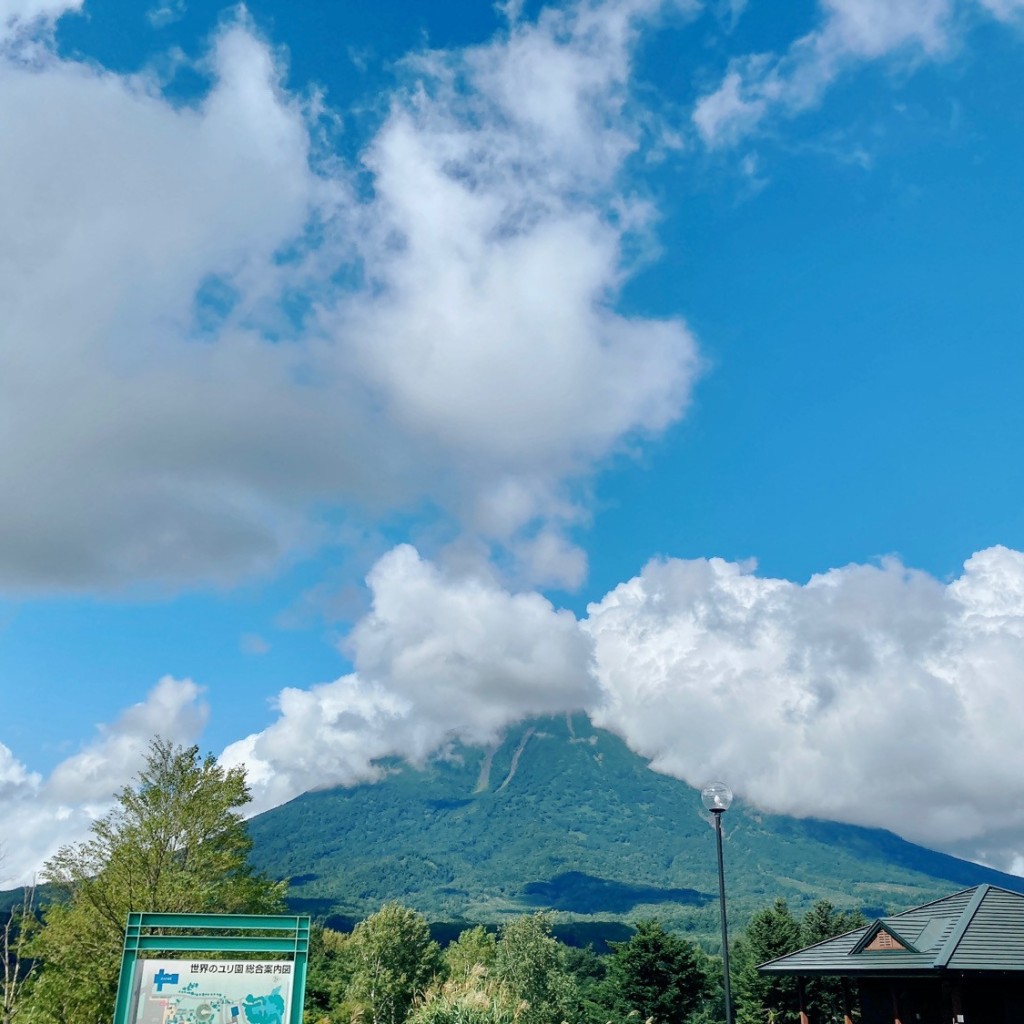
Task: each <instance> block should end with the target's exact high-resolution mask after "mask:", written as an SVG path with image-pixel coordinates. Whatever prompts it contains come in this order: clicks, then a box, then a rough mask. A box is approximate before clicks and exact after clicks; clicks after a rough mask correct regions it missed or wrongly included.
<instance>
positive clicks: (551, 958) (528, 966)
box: [494, 913, 583, 1024]
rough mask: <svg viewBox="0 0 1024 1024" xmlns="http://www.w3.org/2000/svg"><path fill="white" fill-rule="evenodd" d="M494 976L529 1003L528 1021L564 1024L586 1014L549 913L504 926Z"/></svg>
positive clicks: (518, 997) (524, 1017)
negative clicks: (552, 931)
mask: <svg viewBox="0 0 1024 1024" xmlns="http://www.w3.org/2000/svg"><path fill="white" fill-rule="evenodd" d="M494 976H495V978H496V979H497V981H499V982H500V983H501V984H502V985H503V986H505V988H506V989H507V990H508V992H510V993H511V995H512V996H513V998H514V999H515V1000H517V1001H521V1002H525V1003H526V1004H527V1005H526V1009H525V1011H524V1012H523V1015H522V1016H523V1020H524V1022H526V1024H561V1022H563V1021H570V1022H572V1021H578V1020H580V1018H581V1017H582V1016H583V1011H582V1007H581V1000H580V993H579V988H578V987H577V985H576V981H575V979H574V978H573V977H572V975H571V974H570V973H569V972H568V971H567V970H566V965H565V952H564V947H563V946H562V944H561V943H560V942H559V941H558V940H557V939H555V938H554V937H553V936H552V935H551V919H550V917H549V916H548V915H547V914H544V913H537V914H531V915H528V916H523V917H517V918H514V919H513V920H511V921H509V922H507V923H506V924H504V925H503V926H502V928H501V933H500V936H499V938H498V949H497V955H496V957H495V962H494Z"/></svg>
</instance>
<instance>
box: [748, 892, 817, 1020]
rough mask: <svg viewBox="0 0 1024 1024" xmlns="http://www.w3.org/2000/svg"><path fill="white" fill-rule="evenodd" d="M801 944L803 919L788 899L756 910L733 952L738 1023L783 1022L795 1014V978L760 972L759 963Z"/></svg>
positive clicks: (792, 1017)
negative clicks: (796, 916) (793, 910)
mask: <svg viewBox="0 0 1024 1024" xmlns="http://www.w3.org/2000/svg"><path fill="white" fill-rule="evenodd" d="M801 945H802V942H801V934H800V923H799V922H798V921H797V919H796V918H795V917H794V916H793V915H792V913H791V912H790V909H789V905H788V904H787V903H786V901H785V900H783V899H777V900H775V902H774V903H773V904H772V905H771V906H770V907H766V908H765V909H764V910H761V911H758V913H756V914H754V916H753V917H752V918H751V919H750V924H748V925H747V929H746V933H745V934H744V936H743V937H742V938H741V939H740V940H739V941H737V942H736V945H735V950H734V952H733V954H732V980H733V988H734V992H735V1000H736V1020H737V1024H783V1022H787V1021H792V1020H794V1019H795V1018H796V1013H797V995H796V980H795V979H794V978H789V977H780V976H776V975H765V974H761V973H760V972H759V971H758V970H757V965H758V964H761V963H764V962H765V961H766V960H771V959H773V958H774V957H777V956H782V955H783V954H784V953H792V952H793V951H794V950H796V949H799V948H800V947H801Z"/></svg>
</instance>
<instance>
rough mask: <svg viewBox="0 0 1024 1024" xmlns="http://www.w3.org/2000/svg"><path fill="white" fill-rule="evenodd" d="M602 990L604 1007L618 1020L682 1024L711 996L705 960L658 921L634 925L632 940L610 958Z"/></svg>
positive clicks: (617, 948) (691, 946) (687, 943)
mask: <svg viewBox="0 0 1024 1024" xmlns="http://www.w3.org/2000/svg"><path fill="white" fill-rule="evenodd" d="M605 991H606V994H607V997H606V998H607V1005H608V1008H609V1009H610V1010H611V1011H612V1012H613V1013H617V1014H618V1016H620V1017H629V1016H631V1015H634V1016H638V1017H639V1019H640V1020H641V1021H648V1020H651V1021H653V1022H654V1024H682V1022H683V1021H685V1020H687V1019H688V1018H689V1017H690V1016H691V1015H692V1014H693V1013H695V1012H696V1011H697V1010H698V1009H699V1008H700V1007H701V1005H702V1004H703V1002H704V1000H705V998H706V996H707V995H708V994H709V985H708V976H707V972H706V970H705V966H704V956H703V954H702V953H701V952H700V950H698V949H697V948H696V947H694V946H693V945H692V944H691V943H689V942H686V941H685V940H684V939H680V938H679V937H678V936H675V935H670V934H669V933H668V932H666V931H665V929H664V928H663V927H662V925H661V922H659V921H656V920H645V921H638V922H637V925H636V933H635V934H634V935H633V937H632V938H631V939H630V940H629V941H628V942H624V943H622V944H621V945H617V946H616V948H615V950H614V952H613V953H612V955H611V957H610V958H609V961H608V975H607V980H606V982H605Z"/></svg>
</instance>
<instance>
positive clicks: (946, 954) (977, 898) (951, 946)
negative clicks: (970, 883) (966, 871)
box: [932, 882, 992, 967]
mask: <svg viewBox="0 0 1024 1024" xmlns="http://www.w3.org/2000/svg"><path fill="white" fill-rule="evenodd" d="M991 888H992V886H990V885H989V884H988V883H987V882H982V884H981V885H979V886H977V887H976V888H975V890H974V895H973V896H972V897H971V902H970V903H968V904H967V906H966V907H965V908H964V910H963V911H962V912H961V914H960V920H959V921H958V922H957V924H956V926H955V927H954V928H953V931H952V933H951V934H950V936H949V938H948V939H946V942H945V944H944V945H943V947H942V949H940V950H939V955H938V956H937V957H936V958H935V962H934V964H932V966H933V967H948V966H949V961H950V960H951V959H952V958H953V954H954V953H955V952H956V947H957V946H959V945H960V940H961V939H962V938H963V937H964V935H965V933H966V932H967V929H968V928H969V927H970V924H971V921H973V920H974V915H975V914H977V912H978V908H979V907H980V906H981V904H982V902H983V901H984V899H985V897H986V896H987V895H988V893H989V890H990V889H991Z"/></svg>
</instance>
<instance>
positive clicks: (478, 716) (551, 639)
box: [0, 545, 1024, 881]
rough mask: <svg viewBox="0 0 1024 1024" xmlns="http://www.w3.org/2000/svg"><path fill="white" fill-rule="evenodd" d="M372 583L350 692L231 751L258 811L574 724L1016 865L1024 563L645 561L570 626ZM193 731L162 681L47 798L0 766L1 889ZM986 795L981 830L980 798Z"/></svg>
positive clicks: (397, 581) (410, 586) (198, 707)
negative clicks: (817, 567)
mask: <svg viewBox="0 0 1024 1024" xmlns="http://www.w3.org/2000/svg"><path fill="white" fill-rule="evenodd" d="M368 584H369V587H370V590H371V592H372V595H373V601H372V605H371V607H370V610H369V611H368V613H367V614H366V615H365V616H364V618H363V619H361V620H360V621H359V622H358V623H357V624H356V626H355V627H354V629H353V630H352V632H351V633H350V634H349V637H348V638H347V641H346V643H347V653H348V654H349V656H350V657H351V659H352V663H353V671H352V672H351V673H349V674H348V675H346V676H344V677H342V678H340V679H337V680H335V681H332V682H326V683H322V684H320V685H317V686H313V687H310V688H307V689H301V688H298V687H293V688H288V689H285V690H283V691H282V692H281V694H280V695H279V697H278V700H277V711H278V715H277V718H276V720H275V721H274V722H273V723H272V724H271V725H269V726H268V727H267V728H266V729H264V730H263V731H261V732H259V733H254V734H252V735H250V736H248V737H245V738H244V739H241V740H239V741H238V742H236V743H233V744H231V745H230V746H229V747H228V748H227V749H226V750H225V751H224V753H223V755H222V761H223V762H224V763H225V764H229V765H234V764H245V765H246V766H247V769H248V772H249V779H250V782H251V784H252V788H253V794H254V803H253V808H252V809H253V810H254V811H260V810H265V809H267V808H270V807H273V806H276V805H277V804H279V803H281V802H283V801H285V800H288V799H291V798H292V797H294V796H296V795H297V794H299V793H301V792H303V791H305V790H308V789H312V788H318V787H324V786H333V785H352V784H356V783H360V782H371V781H374V780H376V779H378V778H379V777H380V775H381V772H382V771H383V769H382V767H381V764H380V760H381V759H382V758H389V757H399V758H404V759H406V760H409V761H410V762H412V763H414V764H422V763H423V762H424V761H425V760H426V759H427V758H429V757H430V756H432V755H435V754H438V753H440V754H442V755H444V754H445V752H446V751H447V749H448V747H449V745H450V744H451V743H452V741H453V740H456V739H461V740H464V741H466V742H469V743H476V744H486V743H489V742H492V741H493V740H494V739H496V738H497V737H499V736H500V735H501V733H502V731H503V729H504V728H506V727H507V726H508V725H509V724H511V723H514V722H517V721H520V720H523V719H525V718H528V717H531V716H534V715H545V714H558V713H561V712H564V711H580V710H582V711H586V712H587V713H589V714H590V716H591V718H592V719H593V721H594V722H595V724H597V725H600V726H603V727H605V728H608V729H610V730H612V731H614V732H616V733H618V734H619V735H620V736H622V737H623V738H624V739H625V741H626V742H627V743H628V744H629V746H630V747H631V748H632V749H633V750H635V751H636V752H637V753H639V754H641V755H642V756H644V757H646V758H648V759H650V761H651V763H652V767H653V768H654V769H655V770H657V771H660V772H664V773H667V774H671V775H674V776H677V777H678V778H681V779H684V780H685V781H686V782H688V783H690V784H692V785H695V786H699V785H701V784H702V783H703V782H706V781H707V779H709V778H712V777H720V778H724V779H726V780H727V781H728V782H729V783H730V785H732V786H733V788H734V789H735V790H736V792H737V793H738V794H739V795H740V796H741V797H742V798H744V799H745V800H747V801H748V802H749V803H751V804H752V805H754V806H757V807H760V808H762V809H765V810H770V811H775V812H779V813H785V814H793V815H797V816H816V817H822V818H828V819H834V820H840V821H846V822H852V823H856V824H861V825H867V826H877V827H883V828H888V829H891V830H893V831H895V832H897V833H899V834H901V835H903V836H905V837H907V838H909V839H911V840H914V841H917V842H921V843H924V844H925V845H927V846H930V847H934V848H938V849H943V850H947V851H950V852H953V853H956V854H958V855H961V856H967V857H971V858H974V859H980V860H984V861H986V862H988V863H991V864H993V865H995V866H998V867H1002V868H1004V869H1010V870H1013V869H1019V868H1020V867H1021V864H1022V863H1024V783H1022V781H1021V780H1022V779H1024V751H1022V749H1021V745H1020V742H1019V723H1020V722H1021V720H1022V719H1024V553H1022V552H1019V551H1013V550H1010V549H1007V548H1002V547H995V548H989V549H987V550H985V551H980V552H978V553H977V554H975V555H973V556H972V557H971V558H970V559H968V561H967V562H966V564H965V566H964V570H963V572H962V574H961V575H960V576H959V577H958V578H956V579H954V580H952V581H949V582H943V581H940V580H937V579H935V578H934V577H932V576H929V575H928V574H926V573H922V572H919V571H915V570H912V569H908V568H907V567H905V566H904V565H902V564H901V563H900V562H899V561H898V560H896V559H887V560H884V561H883V562H881V563H880V564H877V565H849V566H845V567H843V568H838V569H833V570H830V571H828V572H826V573H823V574H821V575H818V576H815V577H813V578H812V579H810V580H809V581H808V582H807V583H805V584H799V583H795V582H792V581H789V580H784V579H771V578H765V577H761V576H758V575H757V573H756V571H755V567H754V565H753V564H738V563H734V562H727V561H724V560H721V559H695V560H685V561H684V560H678V559H670V560H656V561H652V562H651V563H649V564H648V565H647V566H645V567H644V569H643V571H642V572H641V573H640V574H639V575H638V576H637V577H635V578H634V579H631V580H629V581H627V582H625V583H622V584H620V585H619V586H617V587H615V588H614V589H613V590H612V591H610V592H609V593H608V594H607V595H606V596H605V597H604V598H603V599H602V600H601V601H599V602H597V603H595V604H593V605H591V606H590V608H589V610H588V615H587V617H586V618H585V619H584V620H582V621H579V620H577V619H576V618H575V617H574V616H573V615H572V614H571V613H570V612H568V611H565V610H559V609H556V608H555V607H554V606H552V605H551V604H550V602H549V601H547V600H546V599H545V598H544V597H542V596H541V595H540V594H538V593H536V592H532V591H522V592H513V591H510V590H508V589H507V588H506V587H504V586H503V585H502V584H501V582H500V581H498V580H497V579H495V578H494V577H493V576H490V575H487V574H482V573H479V572H467V571H465V570H464V569H459V570H455V569H451V568H445V567H442V566H441V565H439V564H436V563H433V562H430V561H428V560H426V559H424V558H423V557H422V556H421V555H420V554H419V553H418V552H417V551H416V550H415V549H413V548H411V547H409V546H408V545H402V546H399V547H397V548H395V549H394V550H392V551H391V552H389V553H388V554H387V555H385V556H384V557H383V558H382V559H381V560H380V561H379V562H378V563H377V564H376V565H375V566H374V568H373V570H372V571H371V573H370V575H369V578H368ZM205 713H206V712H205V708H204V707H203V706H202V704H201V701H200V694H199V690H198V688H197V687H196V686H195V685H194V684H192V683H190V682H179V681H175V680H164V681H162V682H161V683H160V684H159V685H158V686H157V687H156V688H155V689H154V691H153V692H152V693H151V694H150V696H149V698H148V699H147V701H146V702H145V703H144V704H142V705H140V706H138V707H137V708H134V709H131V710H130V711H129V712H127V713H126V714H125V715H124V716H123V717H122V719H121V720H120V721H119V722H118V723H117V724H116V725H114V726H111V727H109V728H107V729H104V730H102V731H101V734H100V736H99V738H98V739H97V741H96V743H95V744H93V745H92V746H91V747H90V748H88V749H87V750H85V751H83V752H82V753H81V754H79V755H76V756H75V757H74V758H72V759H70V760H69V761H67V762H65V763H64V764H62V765H61V766H59V767H58V768H57V770H56V771H55V772H54V773H53V775H52V776H51V778H50V779H48V780H42V779H40V778H39V777H38V776H37V775H34V774H32V773H31V772H29V771H28V770H27V769H26V768H25V767H24V766H23V765H21V764H20V763H19V762H18V761H17V760H16V759H15V758H14V757H13V755H12V754H11V752H10V751H8V750H7V749H6V748H0V814H3V815H4V820H5V821H11V822H13V823H14V825H15V829H14V831H13V834H14V835H16V836H17V837H18V838H17V840H16V841H15V842H14V844H13V845H14V850H13V856H10V854H11V851H9V862H8V865H7V871H8V872H9V873H10V874H11V876H12V878H14V877H17V876H18V872H27V871H29V870H31V868H32V867H35V866H38V863H39V862H41V860H42V858H43V857H44V856H45V855H46V854H47V853H49V852H52V850H53V848H54V847H55V846H56V845H57V843H58V841H66V840H67V839H68V838H77V837H78V835H79V834H80V833H81V832H82V831H83V830H84V828H85V827H86V823H87V821H88V819H89V816H90V815H91V814H97V813H101V811H102V810H103V808H104V807H105V806H106V804H105V801H106V799H107V798H108V797H109V795H110V793H111V792H113V791H114V790H115V789H117V788H118V786H120V785H122V784H124V783H125V782H126V781H127V780H128V778H129V776H130V775H131V773H132V771H133V770H134V769H135V768H136V767H137V766H138V764H139V761H140V758H141V753H142V751H143V749H144V746H145V742H146V740H147V739H148V738H149V736H150V735H152V734H153V733H155V732H160V733H162V734H165V735H166V734H167V731H168V728H169V727H170V728H173V730H174V733H175V734H177V736H178V737H179V738H183V739H189V738H191V737H192V736H193V735H195V733H196V731H197V730H198V729H199V728H201V726H202V723H203V721H204V720H205ZM168 723H170V726H169V725H168ZM991 793H996V794H998V796H999V800H1000V811H999V815H998V820H994V818H993V815H992V814H991V807H990V805H989V804H988V803H987V801H986V800H985V799H979V795H981V796H982V797H985V796H986V795H987V794H991ZM8 881H11V878H9V879H8Z"/></svg>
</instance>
